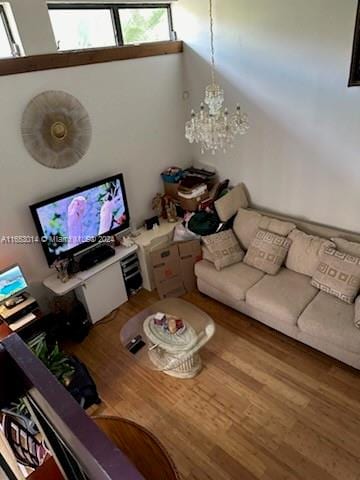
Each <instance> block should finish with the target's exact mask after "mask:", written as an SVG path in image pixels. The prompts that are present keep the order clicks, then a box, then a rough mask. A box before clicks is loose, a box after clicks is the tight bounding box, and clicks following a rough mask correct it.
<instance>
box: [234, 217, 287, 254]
mask: <svg viewBox="0 0 360 480" xmlns="http://www.w3.org/2000/svg"><path fill="white" fill-rule="evenodd" d="M259 228H260V229H262V230H268V231H269V232H272V233H276V234H277V235H282V236H283V237H287V236H288V235H289V233H290V232H291V231H292V230H294V228H295V224H294V223H290V222H283V221H282V220H278V219H277V218H271V217H266V216H264V215H261V214H260V213H258V212H254V211H253V210H246V209H245V208H240V209H239V211H238V213H237V215H236V217H235V220H234V224H233V230H234V232H235V235H236V236H237V238H238V239H239V242H240V243H241V245H242V246H243V247H244V248H245V249H246V250H247V249H248V248H249V246H250V243H251V242H252V240H253V239H254V237H255V235H256V232H257V231H258V230H259Z"/></svg>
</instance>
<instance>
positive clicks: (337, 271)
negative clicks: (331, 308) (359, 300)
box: [311, 248, 360, 303]
mask: <svg viewBox="0 0 360 480" xmlns="http://www.w3.org/2000/svg"><path fill="white" fill-rule="evenodd" d="M311 285H313V286H314V287H316V288H318V289H319V290H323V291H324V292H326V293H329V294H330V295H334V296H335V297H338V298H340V299H341V300H343V301H344V302H346V303H353V301H354V299H355V297H356V295H357V293H358V291H359V288H360V258H359V257H354V256H353V255H348V254H347V253H342V252H339V251H338V250H335V248H326V249H324V250H323V251H322V252H321V253H320V263H319V266H318V267H317V270H316V272H315V273H314V275H313V278H312V280H311Z"/></svg>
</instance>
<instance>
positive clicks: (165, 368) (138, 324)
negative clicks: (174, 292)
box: [120, 298, 215, 379]
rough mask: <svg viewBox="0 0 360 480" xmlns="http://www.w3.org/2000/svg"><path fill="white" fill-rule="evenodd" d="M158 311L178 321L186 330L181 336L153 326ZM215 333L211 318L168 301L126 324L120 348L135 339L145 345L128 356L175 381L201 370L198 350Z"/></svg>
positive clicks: (176, 301) (180, 302)
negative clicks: (176, 318) (179, 320)
mask: <svg viewBox="0 0 360 480" xmlns="http://www.w3.org/2000/svg"><path fill="white" fill-rule="evenodd" d="M158 312H161V313H165V314H169V315H174V316H176V317H178V318H181V319H182V321H183V323H184V325H185V328H184V331H183V332H182V333H181V334H170V333H169V332H164V331H163V330H161V329H159V328H156V327H155V326H154V322H153V318H154V315H155V314H156V313H158ZM214 333H215V324H214V322H213V320H212V318H211V317H210V316H209V315H207V313H205V312H203V311H202V310H200V309H199V308H197V307H195V306H194V305H192V304H191V303H188V302H186V301H185V300H182V299H179V298H168V299H165V300H161V301H160V302H157V303H155V304H154V305H152V306H151V307H149V308H147V309H146V310H143V311H142V312H140V313H139V314H138V315H136V316H135V317H133V318H131V319H130V320H128V321H127V322H126V324H125V325H124V326H123V328H122V329H121V332H120V340H121V343H122V345H123V346H124V347H125V348H126V349H127V351H129V350H128V348H127V347H128V346H129V344H130V343H131V342H132V340H133V339H134V338H139V337H141V339H142V341H143V342H144V343H145V345H144V346H143V347H142V348H141V349H140V350H138V351H137V352H135V353H130V352H129V355H131V356H132V357H133V358H134V359H136V360H137V361H139V362H140V363H141V364H142V365H143V366H144V367H146V368H150V369H152V370H159V371H162V372H164V373H166V374H167V375H171V376H173V377H177V378H183V379H185V378H193V377H194V376H195V375H197V374H198V373H199V371H200V370H201V367H202V364H201V358H200V354H199V351H200V349H201V348H202V347H203V346H204V345H205V344H206V343H207V342H208V341H209V340H210V338H211V337H212V336H213V335H214Z"/></svg>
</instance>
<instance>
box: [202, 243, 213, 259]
mask: <svg viewBox="0 0 360 480" xmlns="http://www.w3.org/2000/svg"><path fill="white" fill-rule="evenodd" d="M201 250H202V256H203V260H207V261H208V262H211V263H214V257H213V256H212V255H211V253H210V251H209V249H208V248H207V247H205V245H203V246H202V248H201Z"/></svg>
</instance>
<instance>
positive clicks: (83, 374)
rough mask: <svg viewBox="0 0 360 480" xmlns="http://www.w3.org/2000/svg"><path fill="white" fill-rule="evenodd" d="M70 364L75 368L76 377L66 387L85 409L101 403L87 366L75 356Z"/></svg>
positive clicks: (71, 358)
mask: <svg viewBox="0 0 360 480" xmlns="http://www.w3.org/2000/svg"><path fill="white" fill-rule="evenodd" d="M70 363H71V365H72V366H73V367H74V369H75V372H74V375H73V377H72V379H71V381H70V383H69V385H68V386H67V387H66V388H67V390H68V391H69V392H70V393H71V395H72V396H73V397H74V398H75V400H76V401H77V402H78V403H79V404H80V405H81V406H82V407H83V408H85V409H86V408H88V407H90V406H91V405H93V404H94V403H96V404H99V403H101V399H100V397H99V395H98V392H97V389H96V385H95V382H94V380H93V379H92V377H91V375H90V373H89V371H88V369H87V368H86V366H85V365H84V364H83V363H82V362H80V360H78V359H77V358H76V357H75V356H72V357H70Z"/></svg>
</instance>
